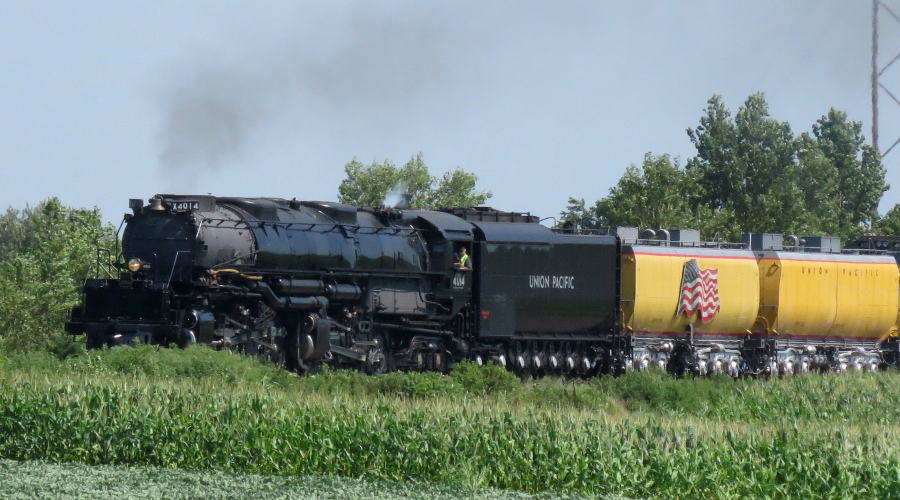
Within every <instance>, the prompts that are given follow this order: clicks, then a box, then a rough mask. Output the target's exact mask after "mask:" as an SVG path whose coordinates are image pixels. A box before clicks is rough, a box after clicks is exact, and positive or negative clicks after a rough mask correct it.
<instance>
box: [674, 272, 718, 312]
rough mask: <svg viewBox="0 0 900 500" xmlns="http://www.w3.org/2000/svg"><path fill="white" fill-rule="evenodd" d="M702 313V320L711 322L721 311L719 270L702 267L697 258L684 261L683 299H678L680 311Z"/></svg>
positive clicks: (682, 278) (682, 276)
mask: <svg viewBox="0 0 900 500" xmlns="http://www.w3.org/2000/svg"><path fill="white" fill-rule="evenodd" d="M695 312H698V313H699V314H700V321H702V322H703V323H709V322H710V321H712V320H713V319H714V318H715V317H716V314H718V312H719V270H718V269H700V266H699V265H697V259H691V260H689V261H687V262H685V263H684V272H683V273H682V275H681V299H680V300H679V301H678V312H676V313H675V314H684V315H685V316H693V314H694V313H695Z"/></svg>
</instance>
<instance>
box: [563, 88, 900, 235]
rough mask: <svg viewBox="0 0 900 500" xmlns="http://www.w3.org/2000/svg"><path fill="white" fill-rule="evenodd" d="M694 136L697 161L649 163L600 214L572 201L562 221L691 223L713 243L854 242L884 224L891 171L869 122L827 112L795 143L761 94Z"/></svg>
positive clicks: (715, 103)
mask: <svg viewBox="0 0 900 500" xmlns="http://www.w3.org/2000/svg"><path fill="white" fill-rule="evenodd" d="M687 134H688V137H689V138H690V140H691V142H692V143H693V144H694V146H695V147H696V149H697V155H696V156H695V157H693V158H691V159H690V160H688V162H687V165H686V166H685V168H684V169H680V168H679V167H678V165H677V164H672V162H671V160H670V159H669V158H668V157H667V156H665V155H661V156H652V155H647V156H646V157H645V159H644V164H643V166H642V167H641V168H637V167H634V166H631V167H628V168H627V169H626V171H625V173H624V175H623V176H622V178H621V179H620V180H619V182H618V184H617V185H616V186H614V187H613V188H612V189H610V192H609V195H608V196H607V197H606V198H603V199H601V200H600V201H598V202H597V204H596V205H595V206H594V207H593V208H586V206H585V205H586V204H585V202H584V200H579V199H575V198H570V199H569V205H568V206H567V209H566V211H564V212H563V213H562V218H563V220H564V221H567V222H572V223H576V224H579V225H583V226H590V225H624V224H627V225H640V226H643V227H666V226H670V227H671V226H681V227H685V225H687V224H690V225H692V226H693V227H695V228H698V229H701V231H702V232H703V235H704V237H705V238H708V239H709V238H711V239H727V240H732V241H738V240H740V238H741V233H742V232H745V231H752V232H780V233H793V234H809V235H815V234H830V235H836V236H841V237H843V238H850V237H852V236H854V235H856V234H859V233H861V232H863V231H865V230H867V229H869V228H871V227H872V225H873V224H874V223H875V222H876V221H877V220H878V213H877V206H878V202H879V200H880V199H881V196H882V194H883V193H884V191H886V190H887V188H888V186H887V184H886V183H885V170H884V167H883V166H882V165H881V159H880V158H879V155H878V154H877V152H875V151H874V150H873V149H872V148H871V147H869V146H867V145H866V144H865V138H864V137H863V135H862V124H861V123H860V122H853V121H848V120H847V115H846V113H844V112H841V111H836V110H834V109H831V110H829V111H828V113H826V114H825V115H824V116H822V117H821V118H820V119H819V120H817V121H816V123H815V124H813V126H812V132H811V133H803V134H801V135H800V136H799V137H795V136H794V134H793V132H791V127H790V125H789V124H788V123H787V122H781V121H778V120H775V119H773V118H772V117H770V116H769V107H768V103H767V102H766V100H765V97H764V96H763V95H762V94H753V95H751V96H749V97H748V98H747V100H746V101H745V102H744V103H743V104H742V105H741V106H740V108H739V109H738V111H737V113H736V114H735V115H733V116H732V114H731V112H730V111H729V110H728V109H727V108H726V107H725V104H724V103H723V101H722V98H721V97H720V96H717V95H716V96H713V97H711V98H710V99H709V100H708V101H707V103H706V108H705V109H704V113H703V115H702V116H701V118H700V124H699V125H698V126H697V127H696V128H689V129H687ZM884 224H888V223H887V222H884V223H882V226H884ZM884 227H887V226H884Z"/></svg>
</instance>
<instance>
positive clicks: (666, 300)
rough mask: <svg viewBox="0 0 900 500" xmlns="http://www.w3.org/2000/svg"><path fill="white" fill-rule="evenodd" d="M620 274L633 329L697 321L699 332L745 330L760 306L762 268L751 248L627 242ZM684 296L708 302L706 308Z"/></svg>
mask: <svg viewBox="0 0 900 500" xmlns="http://www.w3.org/2000/svg"><path fill="white" fill-rule="evenodd" d="M692 262H693V263H692ZM695 274H698V275H699V282H700V284H699V285H698V284H697V283H696V282H697V281H698V280H697V279H695V278H694V275H695ZM621 279H622V284H621V287H622V288H621V290H622V297H621V301H622V313H623V322H624V326H625V328H626V329H628V330H630V331H632V332H634V333H635V334H645V335H673V334H674V335H681V334H684V333H685V332H687V331H688V325H689V324H693V328H694V335H695V336H697V335H701V336H702V335H709V336H723V337H736V336H744V335H746V334H747V333H749V332H750V331H751V328H752V327H753V324H754V322H755V321H756V318H757V315H758V311H759V268H758V266H757V263H756V257H755V256H754V254H753V252H751V251H749V250H740V249H734V250H732V249H718V248H689V247H665V246H643V245H633V246H628V245H625V246H623V247H622V261H621ZM713 280H715V281H716V283H712V281H713ZM704 285H705V288H704ZM713 285H715V286H713ZM713 288H715V289H713ZM716 299H717V301H718V305H716V302H715V300H716ZM686 302H693V304H692V305H694V306H699V307H700V308H702V307H703V306H704V304H705V306H706V313H705V314H704V313H700V312H697V311H695V310H693V311H692V309H694V308H692V307H687V308H686V307H684V306H685V304H686Z"/></svg>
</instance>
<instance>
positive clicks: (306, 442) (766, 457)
mask: <svg viewBox="0 0 900 500" xmlns="http://www.w3.org/2000/svg"><path fill="white" fill-rule="evenodd" d="M204 360H205V361H204ZM897 381H898V375H897V374H882V375H871V376H867V375H858V376H846V377H803V378H798V379H794V380H777V381H762V380H759V381H757V380H747V381H737V382H735V381H730V380H678V379H673V378H669V377H667V376H664V375H657V374H652V373H650V374H637V375H631V376H627V377H620V378H601V379H597V380H592V381H587V382H571V381H569V382H567V381H562V380H554V379H544V380H539V381H534V382H530V383H526V384H522V383H520V382H519V381H518V380H517V379H516V378H515V377H514V376H511V375H509V374H507V373H506V372H504V371H502V370H500V369H497V368H488V369H479V368H476V367H473V366H471V365H467V366H462V367H460V368H458V369H457V370H456V371H454V372H453V373H452V374H451V375H449V376H442V375H438V374H390V375H388V376H382V377H364V376H360V375H357V374H354V373H349V372H326V373H324V374H322V375H320V376H317V377H312V378H299V377H296V376H292V375H290V374H287V373H286V372H283V371H280V370H278V369H277V368H272V367H266V366H262V365H259V364H257V363H255V362H253V361H251V360H246V359H244V358H241V357H240V356H235V355H229V354H226V353H217V352H212V351H209V350H207V349H189V350H187V351H177V350H171V351H160V352H158V353H157V352H155V351H154V350H153V349H152V348H145V347H142V348H139V349H113V350H109V351H102V352H97V353H91V354H88V355H87V356H84V357H76V358H71V359H68V360H66V361H57V360H55V359H54V358H50V357H40V356H33V357H32V358H25V357H13V358H11V359H9V360H8V361H6V363H5V364H4V365H3V367H2V368H0V456H3V457H8V458H16V459H41V460H49V461H57V462H82V463H88V464H128V465H153V466H163V467H179V468H186V469H195V470H225V471H232V472H245V473H258V474H277V475H297V474H301V475H307V474H324V475H336V476H345V477H363V478H370V479H371V478H374V479H379V480H389V481H407V480H416V481H434V482H441V483H445V484H452V485H461V486H465V487H495V488H502V489H514V490H521V491H528V492H538V491H544V490H551V491H560V492H575V493H585V494H605V493H613V494H620V495H625V496H634V497H685V496H690V497H704V498H735V497H763V496H769V497H773V496H774V497H785V496H792V497H840V496H845V495H859V496H871V497H881V498H897V497H900V478H898V475H900V472H898V471H900V455H898V451H897V450H898V449H900V432H898V430H900V428H898V424H897V422H898V420H897V417H898V409H897V404H896V402H897V401H898V400H900V397H898V396H900V392H898V391H900V390H898V384H897Z"/></svg>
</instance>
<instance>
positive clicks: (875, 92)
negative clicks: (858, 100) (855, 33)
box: [872, 0, 900, 157]
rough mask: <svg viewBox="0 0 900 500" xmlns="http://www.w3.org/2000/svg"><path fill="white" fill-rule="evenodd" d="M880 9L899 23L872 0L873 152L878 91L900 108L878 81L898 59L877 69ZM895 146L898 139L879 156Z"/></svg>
mask: <svg viewBox="0 0 900 500" xmlns="http://www.w3.org/2000/svg"><path fill="white" fill-rule="evenodd" d="M882 9H883V10H884V11H885V12H887V13H888V15H890V16H891V17H892V18H893V19H894V21H897V22H898V23H900V16H898V15H897V13H896V12H894V11H893V9H891V8H890V7H889V6H888V5H887V4H885V3H883V2H882V0H872V147H873V148H875V151H878V89H879V88H880V89H881V90H884V91H885V93H886V94H887V95H888V96H889V97H890V98H891V99H892V100H893V101H894V102H895V103H896V104H897V105H898V106H900V99H898V98H897V97H896V96H895V95H894V93H893V92H891V91H890V90H889V89H888V88H887V87H885V86H884V85H883V84H882V83H881V82H880V81H879V78H880V77H881V75H882V74H883V73H884V71H885V70H886V69H888V68H889V67H890V66H891V65H892V64H894V63H895V62H896V61H897V60H898V59H900V53H898V54H897V55H895V56H894V57H893V58H892V59H891V60H890V62H888V63H887V64H885V65H884V67H882V68H879V67H878V14H879V12H880V11H881V10H882ZM897 144H900V138H898V139H897V140H896V141H894V143H893V144H891V146H890V147H889V148H887V149H886V150H885V151H884V153H883V154H882V155H881V156H882V157H884V156H887V154H888V153H890V152H891V150H892V149H894V147H895V146H896V145H897Z"/></svg>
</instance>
